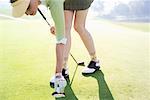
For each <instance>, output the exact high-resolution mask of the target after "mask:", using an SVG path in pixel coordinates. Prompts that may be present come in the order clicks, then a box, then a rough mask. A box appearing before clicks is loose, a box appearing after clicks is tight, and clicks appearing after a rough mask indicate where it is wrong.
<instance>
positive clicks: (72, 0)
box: [64, 0, 94, 10]
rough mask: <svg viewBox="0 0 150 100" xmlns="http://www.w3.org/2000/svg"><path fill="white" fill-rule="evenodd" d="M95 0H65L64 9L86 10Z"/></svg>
mask: <svg viewBox="0 0 150 100" xmlns="http://www.w3.org/2000/svg"><path fill="white" fill-rule="evenodd" d="M93 1H94V0H65V2H64V10H86V9H88V8H89V7H90V6H91V4H92V2H93Z"/></svg>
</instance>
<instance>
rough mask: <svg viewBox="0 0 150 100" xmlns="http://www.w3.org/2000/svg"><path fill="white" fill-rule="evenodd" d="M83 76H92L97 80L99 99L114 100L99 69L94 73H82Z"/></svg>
mask: <svg viewBox="0 0 150 100" xmlns="http://www.w3.org/2000/svg"><path fill="white" fill-rule="evenodd" d="M84 76H85V77H89V76H91V77H93V78H95V79H96V80H97V82H98V86H99V99H100V100H114V98H113V96H112V94H111V92H110V90H109V87H108V85H107V83H106V81H105V78H104V74H103V72H102V71H101V70H98V71H96V72H95V73H94V74H89V75H84Z"/></svg>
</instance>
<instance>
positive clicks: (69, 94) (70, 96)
mask: <svg viewBox="0 0 150 100" xmlns="http://www.w3.org/2000/svg"><path fill="white" fill-rule="evenodd" d="M65 95H66V96H65V98H56V99H55V100H78V98H77V97H76V96H75V94H74V92H73V90H72V88H71V86H70V81H69V80H67V86H66V88H65Z"/></svg>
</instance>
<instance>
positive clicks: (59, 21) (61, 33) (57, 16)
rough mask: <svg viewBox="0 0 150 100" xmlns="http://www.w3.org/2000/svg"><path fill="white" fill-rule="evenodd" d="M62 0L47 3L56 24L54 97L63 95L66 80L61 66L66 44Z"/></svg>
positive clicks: (52, 0) (51, 0)
mask: <svg viewBox="0 0 150 100" xmlns="http://www.w3.org/2000/svg"><path fill="white" fill-rule="evenodd" d="M63 3H64V2H63V0H50V1H49V3H48V5H49V8H50V11H51V15H52V17H53V20H54V22H55V26H56V39H57V44H56V74H55V92H54V93H53V94H52V95H53V96H55V97H64V96H65V95H64V94H63V93H64V89H65V86H66V80H65V79H64V77H63V76H62V67H63V60H64V47H65V44H66V38H65V20H64V10H63Z"/></svg>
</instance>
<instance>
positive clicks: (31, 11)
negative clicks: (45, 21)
mask: <svg viewBox="0 0 150 100" xmlns="http://www.w3.org/2000/svg"><path fill="white" fill-rule="evenodd" d="M40 3H41V2H40V0H31V1H30V4H29V7H28V9H27V11H26V12H25V13H26V14H27V15H35V14H36V12H37V9H38V5H39V4H40Z"/></svg>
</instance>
